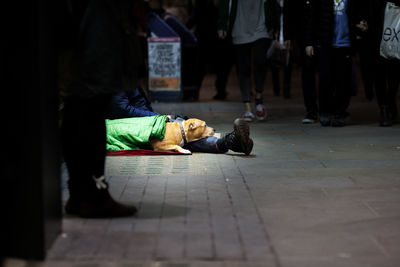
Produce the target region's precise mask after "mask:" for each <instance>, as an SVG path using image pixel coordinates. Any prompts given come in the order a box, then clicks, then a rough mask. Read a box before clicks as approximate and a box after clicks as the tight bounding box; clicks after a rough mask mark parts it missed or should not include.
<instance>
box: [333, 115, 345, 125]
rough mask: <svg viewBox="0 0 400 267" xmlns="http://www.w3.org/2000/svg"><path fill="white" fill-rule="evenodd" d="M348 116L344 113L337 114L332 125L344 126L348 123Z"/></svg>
mask: <svg viewBox="0 0 400 267" xmlns="http://www.w3.org/2000/svg"><path fill="white" fill-rule="evenodd" d="M345 119H346V117H345V116H344V115H335V116H334V117H333V120H332V122H331V124H332V127H343V126H345V125H346V122H345Z"/></svg>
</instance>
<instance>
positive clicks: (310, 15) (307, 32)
mask: <svg viewBox="0 0 400 267" xmlns="http://www.w3.org/2000/svg"><path fill="white" fill-rule="evenodd" d="M302 1H304V9H303V12H304V44H305V49H306V54H307V56H309V57H311V56H313V55H314V37H313V36H314V12H315V11H314V10H315V1H316V0H302Z"/></svg>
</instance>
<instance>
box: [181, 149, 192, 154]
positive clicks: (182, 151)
mask: <svg viewBox="0 0 400 267" xmlns="http://www.w3.org/2000/svg"><path fill="white" fill-rule="evenodd" d="M179 152H181V153H184V154H192V152H191V151H190V150H187V149H182V150H181V151H179Z"/></svg>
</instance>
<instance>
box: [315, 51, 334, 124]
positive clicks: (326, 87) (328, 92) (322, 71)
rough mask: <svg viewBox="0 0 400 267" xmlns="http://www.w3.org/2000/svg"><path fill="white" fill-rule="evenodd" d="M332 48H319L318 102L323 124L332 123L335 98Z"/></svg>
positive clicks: (320, 119)
mask: <svg viewBox="0 0 400 267" xmlns="http://www.w3.org/2000/svg"><path fill="white" fill-rule="evenodd" d="M332 71H333V70H332V48H331V47H320V48H319V49H318V77H319V84H318V102H319V113H320V118H319V121H320V123H321V126H330V125H331V116H332V113H333V111H332V98H333V86H332V82H333V73H332Z"/></svg>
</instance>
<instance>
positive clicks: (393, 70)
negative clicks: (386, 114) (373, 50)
mask: <svg viewBox="0 0 400 267" xmlns="http://www.w3.org/2000/svg"><path fill="white" fill-rule="evenodd" d="M376 62H377V64H376V67H375V70H376V81H375V92H376V98H377V100H378V104H379V106H380V107H382V106H386V107H388V108H389V110H390V112H391V113H392V115H393V116H396V115H397V99H396V96H397V92H398V89H399V84H400V61H399V60H388V59H385V58H383V57H381V56H378V57H377V60H376Z"/></svg>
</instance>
